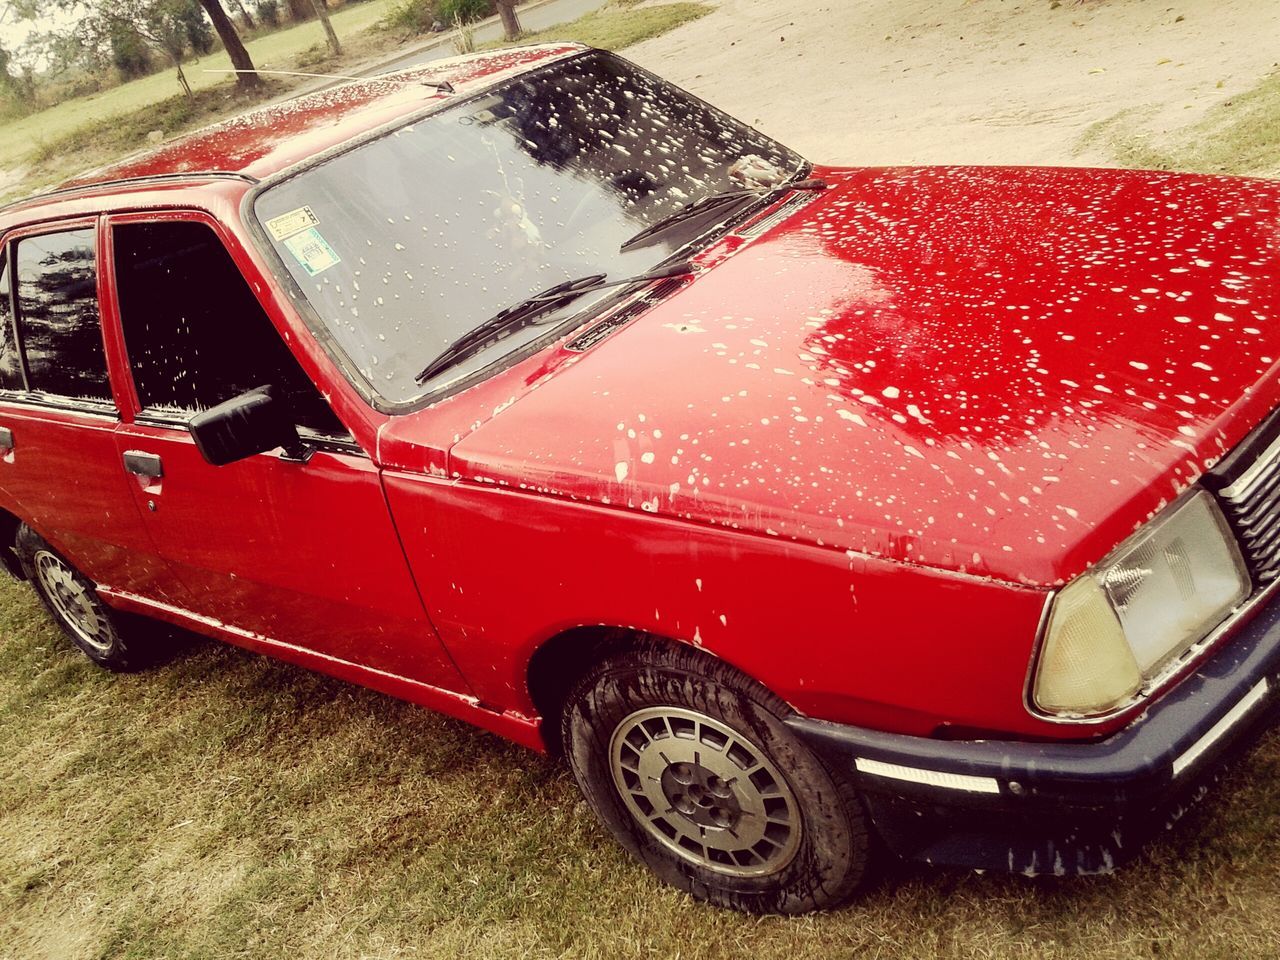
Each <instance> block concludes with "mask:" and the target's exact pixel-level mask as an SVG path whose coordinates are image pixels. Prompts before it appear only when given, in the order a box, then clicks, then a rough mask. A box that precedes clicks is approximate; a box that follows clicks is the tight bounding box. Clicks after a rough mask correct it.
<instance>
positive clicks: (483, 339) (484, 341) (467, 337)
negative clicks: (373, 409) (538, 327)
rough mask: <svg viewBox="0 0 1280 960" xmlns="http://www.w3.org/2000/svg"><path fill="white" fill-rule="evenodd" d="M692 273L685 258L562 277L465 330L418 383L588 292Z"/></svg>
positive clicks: (428, 366) (433, 361)
mask: <svg viewBox="0 0 1280 960" xmlns="http://www.w3.org/2000/svg"><path fill="white" fill-rule="evenodd" d="M689 273H693V264H691V263H689V262H688V261H685V262H683V263H673V264H671V265H670V266H666V267H660V268H659V269H657V270H651V271H650V272H649V273H642V274H640V275H639V276H635V277H627V278H625V279H623V280H608V279H606V275H605V274H603V273H593V274H591V275H590V276H586V277H578V278H577V279H574V280H564V281H561V282H560V283H557V284H555V285H554V286H551V287H547V289H545V290H543V291H541V292H539V293H535V294H534V295H533V296H531V297H529V298H528V299H525V300H521V301H520V302H519V303H517V304H514V305H512V306H510V307H507V308H505V309H503V310H499V311H498V312H497V313H495V314H494V315H493V316H492V317H490V318H489V319H488V320H486V321H484V323H482V324H480V326H478V327H476V328H475V329H474V330H472V331H471V332H469V333H466V334H463V335H462V336H461V337H459V338H458V339H457V340H455V341H454V342H453V343H451V344H449V346H448V347H446V348H445V350H444V352H443V353H442V354H440V355H439V356H438V357H436V358H435V359H434V360H432V361H431V362H430V363H429V364H427V366H426V368H425V369H423V371H422V372H421V373H420V374H418V375H417V376H416V377H414V379H415V380H416V381H417V382H418V383H426V382H427V381H428V380H430V379H431V378H432V377H434V376H435V375H436V374H438V373H440V372H442V371H444V370H447V369H448V368H449V367H452V366H455V365H456V364H458V363H461V362H462V361H463V360H466V359H468V358H469V357H472V356H474V355H475V354H477V353H479V352H480V351H481V350H483V349H484V348H485V347H488V346H490V345H491V344H493V343H494V342H496V341H498V340H502V339H504V338H506V337H509V336H510V335H511V334H513V333H515V332H516V331H517V330H520V329H523V328H524V327H528V326H532V325H533V324H534V323H535V322H536V318H537V317H539V316H541V315H542V314H544V313H546V312H547V311H549V310H554V309H555V308H556V307H562V306H564V305H565V304H566V303H569V302H571V301H573V300H576V299H577V298H578V297H581V296H583V295H585V294H588V293H592V292H594V291H596V290H604V289H606V288H607V287H622V286H626V285H627V284H629V283H643V282H644V281H646V280H662V279H664V278H666V277H679V276H683V275H685V274H689Z"/></svg>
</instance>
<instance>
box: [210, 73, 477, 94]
mask: <svg viewBox="0 0 1280 960" xmlns="http://www.w3.org/2000/svg"><path fill="white" fill-rule="evenodd" d="M202 72H203V73H264V74H267V75H268V76H274V77H313V78H314V79H316V80H384V79H387V78H386V77H379V76H372V77H349V76H346V75H344V74H341V73H302V72H300V71H298V70H209V69H205V70H204V71H202ZM417 82H418V83H421V84H422V85H423V86H425V87H434V88H435V89H437V90H439V91H440V92H441V93H453V92H454V89H453V84H452V83H450V82H449V81H448V80H419V81H417Z"/></svg>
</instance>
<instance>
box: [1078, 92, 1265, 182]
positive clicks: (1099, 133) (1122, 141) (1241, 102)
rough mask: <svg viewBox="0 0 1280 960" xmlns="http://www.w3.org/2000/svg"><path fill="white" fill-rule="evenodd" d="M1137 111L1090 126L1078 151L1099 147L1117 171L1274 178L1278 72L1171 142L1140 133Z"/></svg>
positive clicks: (1219, 105)
mask: <svg viewBox="0 0 1280 960" xmlns="http://www.w3.org/2000/svg"><path fill="white" fill-rule="evenodd" d="M1143 120H1144V117H1143V115H1142V113H1141V112H1140V111H1135V110H1126V111H1122V112H1120V113H1118V114H1116V115H1115V116H1114V117H1111V118H1109V119H1107V120H1103V121H1101V122H1099V123H1096V124H1094V125H1093V126H1091V127H1089V129H1088V130H1086V131H1085V133H1084V135H1083V136H1082V137H1081V139H1080V141H1079V143H1078V144H1077V147H1078V150H1080V151H1083V150H1088V149H1095V148H1099V147H1101V148H1102V149H1103V150H1105V151H1106V152H1107V153H1109V154H1110V155H1111V156H1112V157H1113V158H1114V159H1115V162H1116V163H1118V164H1119V165H1120V166H1123V167H1139V168H1148V169H1155V170H1192V171H1196V172H1199V173H1234V174H1249V175H1254V176H1263V177H1276V176H1280V72H1278V73H1273V74H1271V75H1270V76H1268V77H1264V78H1263V79H1262V80H1261V81H1260V82H1259V83H1258V84H1257V86H1255V87H1254V88H1253V89H1252V90H1249V91H1248V92H1246V93H1243V94H1240V95H1239V96H1235V97H1232V98H1231V99H1229V100H1226V101H1224V102H1222V103H1221V104H1218V105H1217V106H1216V107H1214V108H1213V109H1212V110H1210V111H1209V113H1208V114H1207V115H1206V116H1205V118H1204V119H1203V120H1201V121H1200V122H1199V123H1196V124H1194V125H1192V126H1191V127H1189V128H1186V129H1183V130H1179V131H1177V135H1176V137H1173V138H1171V137H1168V136H1163V137H1162V136H1156V135H1153V134H1149V133H1144V132H1141V131H1142V127H1143Z"/></svg>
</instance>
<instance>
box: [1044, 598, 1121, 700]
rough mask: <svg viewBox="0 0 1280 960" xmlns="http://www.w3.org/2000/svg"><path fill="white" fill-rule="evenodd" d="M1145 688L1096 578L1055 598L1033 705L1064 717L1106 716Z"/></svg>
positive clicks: (1118, 623) (1117, 622)
mask: <svg viewBox="0 0 1280 960" xmlns="http://www.w3.org/2000/svg"><path fill="white" fill-rule="evenodd" d="M1141 686H1142V671H1141V670H1139V669H1138V661H1137V660H1136V659H1135V658H1134V656H1133V651H1132V650H1131V649H1129V644H1128V641H1126V640H1125V635H1124V630H1123V629H1122V628H1121V626H1120V621H1119V620H1118V619H1117V618H1116V615H1115V612H1114V611H1113V610H1112V609H1111V604H1110V603H1108V602H1107V597H1106V594H1104V593H1103V592H1102V588H1101V587H1099V586H1098V583H1097V581H1096V580H1094V579H1093V577H1091V576H1089V575H1088V574H1085V575H1084V576H1082V577H1079V578H1077V579H1076V580H1073V581H1072V582H1071V583H1070V584H1069V585H1068V586H1067V587H1066V588H1065V589H1064V590H1063V591H1062V592H1061V593H1059V594H1058V595H1057V597H1055V598H1054V601H1053V612H1052V613H1051V614H1050V616H1049V625H1048V629H1047V630H1046V632H1045V638H1044V648H1043V649H1042V650H1041V652H1040V664H1039V668H1038V670H1037V671H1036V683H1035V700H1036V705H1037V706H1039V707H1040V709H1042V710H1047V711H1050V712H1052V713H1056V714H1061V715H1064V716H1072V715H1074V716H1088V715H1090V714H1097V713H1105V712H1106V711H1107V710H1110V709H1112V708H1113V707H1116V706H1118V705H1119V704H1121V703H1124V702H1125V701H1126V700H1128V699H1129V698H1130V697H1132V696H1133V695H1134V694H1135V693H1137V692H1138V689H1139V687H1141Z"/></svg>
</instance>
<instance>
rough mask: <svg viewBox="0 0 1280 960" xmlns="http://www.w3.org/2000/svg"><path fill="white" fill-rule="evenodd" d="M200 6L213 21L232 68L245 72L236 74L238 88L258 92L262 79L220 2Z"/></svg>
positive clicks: (203, 2) (213, 0) (205, 1)
mask: <svg viewBox="0 0 1280 960" xmlns="http://www.w3.org/2000/svg"><path fill="white" fill-rule="evenodd" d="M200 6H202V7H204V12H205V13H207V14H208V15H209V19H210V20H211V21H213V29H215V30H217V31H218V36H219V37H220V38H221V40H222V46H223V48H224V49H225V50H226V51H227V56H229V57H230V58H231V66H233V67H235V68H236V69H237V70H240V71H243V72H242V73H237V74H236V87H237V88H239V89H240V90H256V89H257V88H258V87H260V86H262V78H261V77H259V76H258V75H257V74H256V73H255V72H254V70H253V61H252V60H250V59H249V51H248V50H246V49H245V48H244V44H243V43H241V42H240V34H238V33H236V28H235V25H234V24H233V23H232V22H231V18H230V17H228V16H227V12H226V11H225V10H223V9H222V4H221V3H220V2H219V0H200Z"/></svg>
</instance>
